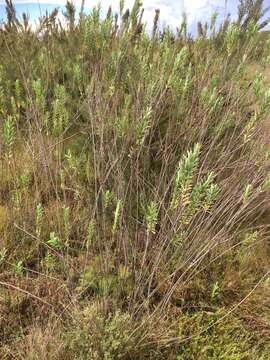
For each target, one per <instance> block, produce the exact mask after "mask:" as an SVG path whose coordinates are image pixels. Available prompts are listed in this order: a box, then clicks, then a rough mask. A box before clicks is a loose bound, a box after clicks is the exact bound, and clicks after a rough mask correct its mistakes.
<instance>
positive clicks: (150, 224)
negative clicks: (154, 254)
mask: <svg viewBox="0 0 270 360" xmlns="http://www.w3.org/2000/svg"><path fill="white" fill-rule="evenodd" d="M145 221H146V228H147V232H148V233H151V234H155V233H156V225H157V222H158V204H157V203H156V202H155V201H151V202H150V203H149V205H148V206H147V209H146V213H145Z"/></svg>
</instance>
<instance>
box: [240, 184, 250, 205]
mask: <svg viewBox="0 0 270 360" xmlns="http://www.w3.org/2000/svg"><path fill="white" fill-rule="evenodd" d="M251 195H252V185H251V184H247V185H246V187H245V189H244V192H243V195H242V200H243V204H247V203H248V201H249V199H250V197H251Z"/></svg>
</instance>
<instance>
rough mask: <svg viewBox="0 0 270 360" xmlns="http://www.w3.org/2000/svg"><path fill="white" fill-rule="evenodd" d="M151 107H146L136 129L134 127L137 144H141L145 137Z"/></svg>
mask: <svg viewBox="0 0 270 360" xmlns="http://www.w3.org/2000/svg"><path fill="white" fill-rule="evenodd" d="M151 114H152V109H151V107H149V108H147V109H146V112H145V114H144V115H143V116H142V118H141V119H140V121H139V123H138V125H137V129H136V143H137V145H140V146H141V145H142V144H143V143H144V140H145V137H146V135H147V132H148V129H149V128H150V122H151Z"/></svg>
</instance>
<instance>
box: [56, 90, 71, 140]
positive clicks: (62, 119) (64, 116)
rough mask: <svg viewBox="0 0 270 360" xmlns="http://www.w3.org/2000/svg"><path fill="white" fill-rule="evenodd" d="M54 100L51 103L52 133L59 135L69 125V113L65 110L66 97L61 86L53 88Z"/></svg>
mask: <svg viewBox="0 0 270 360" xmlns="http://www.w3.org/2000/svg"><path fill="white" fill-rule="evenodd" d="M54 95H55V99H54V101H53V115H52V119H53V133H54V135H55V136H58V135H60V134H61V133H62V132H63V131H64V130H65V128H66V127H67V126H68V123H69V112H68V110H67V101H68V96H67V93H66V89H65V87H64V86H63V85H57V86H56V87H55V93H54Z"/></svg>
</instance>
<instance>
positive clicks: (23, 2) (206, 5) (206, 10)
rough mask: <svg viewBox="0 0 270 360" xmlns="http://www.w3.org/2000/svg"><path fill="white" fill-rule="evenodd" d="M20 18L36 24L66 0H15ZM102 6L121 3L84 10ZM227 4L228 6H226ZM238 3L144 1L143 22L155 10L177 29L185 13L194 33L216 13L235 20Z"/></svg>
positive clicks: (0, 3) (0, 1) (269, 1)
mask: <svg viewBox="0 0 270 360" xmlns="http://www.w3.org/2000/svg"><path fill="white" fill-rule="evenodd" d="M73 2H74V4H75V5H76V6H78V8H80V5H81V0H73ZM13 3H14V5H15V8H16V11H17V14H18V16H20V15H21V14H22V13H23V12H26V13H28V14H29V15H30V19H31V20H32V21H33V20H34V19H37V18H38V17H39V16H40V15H42V14H45V12H46V10H48V11H49V12H50V11H52V10H53V9H54V8H55V7H59V8H60V10H63V9H64V5H65V0H38V1H35V0H13ZM98 3H101V7H102V9H103V10H104V13H105V12H106V10H107V9H108V7H109V6H110V5H112V7H113V10H114V11H117V9H118V8H119V7H118V4H119V1H118V0H85V8H86V9H91V8H92V7H93V6H95V5H97V4H98ZM133 3H134V0H126V1H125V7H129V8H131V7H132V5H133ZM225 4H226V5H225ZM237 5H238V1H237V0H227V1H226V0H144V1H143V7H144V9H145V11H144V21H146V22H147V23H148V24H152V20H153V16H154V14H155V9H157V8H158V9H160V24H161V26H163V25H169V26H170V27H171V28H176V27H177V26H179V25H180V23H181V16H182V14H183V12H185V13H186V14H187V17H188V24H189V26H190V30H191V32H194V31H195V29H196V24H197V22H198V21H202V22H204V21H209V20H210V18H211V15H212V14H213V12H215V11H217V12H218V13H219V14H220V18H222V19H223V18H224V14H226V13H230V14H231V17H232V18H235V17H236V14H237ZM267 5H270V0H265V6H267ZM4 16H5V2H4V0H0V19H3V17H4Z"/></svg>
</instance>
